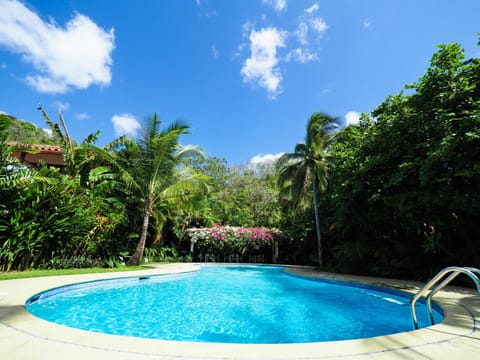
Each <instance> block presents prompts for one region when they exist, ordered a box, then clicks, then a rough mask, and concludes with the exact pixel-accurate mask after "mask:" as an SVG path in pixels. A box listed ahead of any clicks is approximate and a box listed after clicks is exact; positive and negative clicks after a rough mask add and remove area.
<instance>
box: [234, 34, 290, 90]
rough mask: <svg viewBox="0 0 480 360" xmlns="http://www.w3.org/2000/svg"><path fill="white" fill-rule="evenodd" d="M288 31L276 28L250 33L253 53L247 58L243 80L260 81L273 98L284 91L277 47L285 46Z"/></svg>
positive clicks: (242, 72)
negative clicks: (281, 85) (281, 84)
mask: <svg viewBox="0 0 480 360" xmlns="http://www.w3.org/2000/svg"><path fill="white" fill-rule="evenodd" d="M286 36H287V33H286V32H284V31H280V30H278V29H276V28H271V27H270V28H263V29H261V30H260V31H255V30H252V32H251V34H250V51H251V55H250V57H249V58H248V59H246V60H245V63H244V65H243V67H242V70H241V74H242V76H243V81H245V82H249V83H258V85H259V86H261V87H263V88H265V89H266V90H267V92H268V96H269V97H270V98H271V99H275V97H276V96H277V95H278V94H280V93H281V92H282V90H281V87H280V83H281V81H282V79H283V78H282V74H281V72H280V68H279V67H278V66H277V65H278V62H279V59H278V57H277V48H279V47H285V38H286Z"/></svg>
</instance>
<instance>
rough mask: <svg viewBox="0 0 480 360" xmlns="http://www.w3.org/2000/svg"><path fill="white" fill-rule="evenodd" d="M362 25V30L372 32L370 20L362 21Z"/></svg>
mask: <svg viewBox="0 0 480 360" xmlns="http://www.w3.org/2000/svg"><path fill="white" fill-rule="evenodd" d="M362 25H363V28H364V29H367V30H372V22H371V21H370V19H368V18H367V19H363V20H362Z"/></svg>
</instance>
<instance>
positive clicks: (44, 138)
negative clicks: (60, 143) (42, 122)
mask: <svg viewBox="0 0 480 360" xmlns="http://www.w3.org/2000/svg"><path fill="white" fill-rule="evenodd" d="M3 117H4V118H8V119H10V120H11V124H10V126H9V128H8V136H7V138H8V141H13V142H17V143H22V144H46V145H56V144H57V142H56V141H55V138H53V137H52V136H51V135H50V134H48V133H47V132H46V131H45V130H44V129H39V128H38V127H36V126H35V125H34V124H32V123H29V122H27V121H22V120H19V119H17V118H15V117H13V116H11V115H5V114H3Z"/></svg>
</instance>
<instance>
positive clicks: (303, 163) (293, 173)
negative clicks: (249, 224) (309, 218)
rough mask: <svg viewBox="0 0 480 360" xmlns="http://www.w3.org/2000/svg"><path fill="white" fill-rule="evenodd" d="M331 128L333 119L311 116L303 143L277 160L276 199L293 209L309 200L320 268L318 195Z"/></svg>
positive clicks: (325, 169)
mask: <svg viewBox="0 0 480 360" xmlns="http://www.w3.org/2000/svg"><path fill="white" fill-rule="evenodd" d="M335 127H336V126H335V119H334V118H331V117H329V116H327V115H325V114H322V113H316V114H313V115H312V116H311V117H310V119H309V121H308V124H307V134H306V137H305V142H304V143H299V144H297V145H296V146H295V150H294V152H293V153H286V154H284V155H283V156H282V157H281V158H280V159H279V161H278V165H279V185H280V196H281V197H282V198H283V199H285V200H286V202H287V204H288V205H289V206H290V207H291V208H296V207H298V206H299V205H302V203H304V202H305V199H306V197H311V198H312V201H313V209H314V213H315V229H316V235H317V248H318V265H319V267H320V268H323V254H322V237H321V230H320V215H319V195H320V194H321V193H323V192H324V191H325V189H326V186H327V176H328V170H329V164H330V155H329V153H328V148H329V146H330V144H331V142H332V140H333V130H334V128H335Z"/></svg>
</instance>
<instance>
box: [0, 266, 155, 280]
mask: <svg viewBox="0 0 480 360" xmlns="http://www.w3.org/2000/svg"><path fill="white" fill-rule="evenodd" d="M146 268H148V267H146V266H120V267H117V268H113V269H106V268H90V269H62V270H29V271H10V272H3V273H1V272H0V280H10V279H23V278H34V277H40V276H57V275H75V274H93V273H111V272H119V271H137V270H145V269H146Z"/></svg>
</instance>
